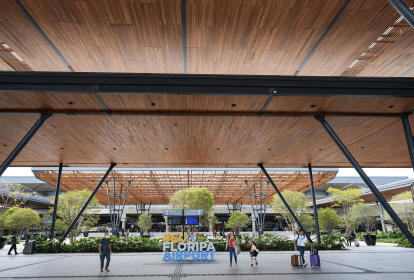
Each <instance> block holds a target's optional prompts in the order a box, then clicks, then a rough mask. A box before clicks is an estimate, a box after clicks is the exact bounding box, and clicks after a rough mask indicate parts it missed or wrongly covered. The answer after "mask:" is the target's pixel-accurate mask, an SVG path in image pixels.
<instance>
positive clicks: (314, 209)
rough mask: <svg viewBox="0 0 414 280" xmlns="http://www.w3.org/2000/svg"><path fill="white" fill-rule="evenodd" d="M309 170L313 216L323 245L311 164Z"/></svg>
mask: <svg viewBox="0 0 414 280" xmlns="http://www.w3.org/2000/svg"><path fill="white" fill-rule="evenodd" d="M308 169H309V179H310V185H311V193H312V203H313V215H314V216H315V228H316V238H317V240H318V243H319V244H321V236H320V234H319V221H318V208H316V199H315V187H314V185H313V175H312V165H311V164H310V163H309V164H308Z"/></svg>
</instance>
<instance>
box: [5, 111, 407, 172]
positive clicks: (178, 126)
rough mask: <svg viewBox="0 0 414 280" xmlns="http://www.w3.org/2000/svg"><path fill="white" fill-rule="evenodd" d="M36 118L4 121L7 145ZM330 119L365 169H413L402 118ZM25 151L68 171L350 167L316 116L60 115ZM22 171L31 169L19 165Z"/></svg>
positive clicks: (42, 163)
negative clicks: (113, 164) (110, 167)
mask: <svg viewBox="0 0 414 280" xmlns="http://www.w3.org/2000/svg"><path fill="white" fill-rule="evenodd" d="M37 118H38V116H32V115H24V116H23V115H19V116H16V115H1V116H0V123H1V124H2V130H1V131H0V140H1V139H3V138H4V139H8V141H10V142H13V143H15V145H16V144H17V143H18V142H19V141H20V140H21V139H22V137H23V136H24V135H25V133H27V131H28V130H29V128H30V127H31V126H32V125H33V123H34V122H35V121H36V120H37ZM327 119H328V121H329V123H330V124H331V126H332V127H333V129H334V130H335V131H336V132H337V134H338V135H339V137H341V139H342V141H343V142H344V143H345V145H346V146H347V147H349V149H350V151H351V152H352V153H353V154H354V157H355V158H356V159H357V160H358V161H359V162H360V164H361V165H362V166H363V167H410V159H409V155H408V152H407V149H406V143H405V138H404V133H403V129H402V125H401V120H400V119H398V118H389V119H376V118H351V117H350V118H327ZM412 123H414V122H412ZM10 131H13V132H14V133H13V134H10V133H9V132H10ZM0 142H1V141H0ZM0 145H3V143H0ZM362 147H364V148H362ZM62 148H63V149H62ZM25 149H29V150H30V151H34V152H36V153H38V154H40V155H43V156H44V157H47V158H48V159H49V160H50V164H49V165H50V166H57V165H58V163H59V162H64V163H65V164H68V165H69V166H71V164H72V163H73V164H77V165H81V164H82V165H84V166H108V164H109V163H111V162H116V163H118V164H120V166H122V165H125V166H134V165H136V166H142V165H147V166H148V165H149V166H167V167H168V166H171V167H174V166H223V165H224V166H226V165H227V164H228V165H229V166H231V167H232V166H234V165H238V166H244V167H251V166H255V165H256V164H257V163H264V164H265V165H266V166H267V167H272V166H276V167H302V166H304V165H306V164H307V163H312V165H313V166H315V167H317V166H321V167H349V166H350V164H349V163H348V161H347V160H346V159H345V157H344V156H343V155H342V154H341V153H339V150H338V148H337V147H336V145H335V144H334V143H333V141H332V139H330V137H329V136H328V134H327V133H326V132H325V131H324V129H323V128H322V126H321V125H320V124H319V122H317V121H316V120H315V119H314V118H312V117H306V118H281V117H280V118H243V117H224V118H223V117H131V116H129V117H121V116H100V117H96V116H62V115H60V116H52V117H51V118H50V119H49V120H47V121H46V122H45V124H44V125H43V126H42V128H41V129H40V130H39V132H38V133H37V134H36V135H35V136H34V137H33V139H32V140H31V141H30V142H29V143H28V145H27V147H26V148H25ZM378 151H382V152H378ZM21 156H22V157H26V158H27V161H29V160H30V161H31V162H32V163H31V164H30V165H29V166H37V165H40V166H44V165H45V163H44V162H45V160H43V159H39V158H38V157H29V156H28V155H27V154H26V152H25V150H23V151H22V153H21ZM4 160H5V155H3V156H0V161H4ZM37 161H39V162H40V163H37ZM21 165H25V164H20V163H19V162H15V163H14V164H13V166H21Z"/></svg>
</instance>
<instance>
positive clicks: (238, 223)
mask: <svg viewBox="0 0 414 280" xmlns="http://www.w3.org/2000/svg"><path fill="white" fill-rule="evenodd" d="M249 221H250V218H249V216H247V215H246V214H244V213H241V212H233V213H232V214H231V215H230V218H229V219H228V221H227V227H229V228H232V229H233V230H234V231H235V233H236V235H239V234H240V229H241V228H242V226H244V225H246V224H247V223H248V222H249Z"/></svg>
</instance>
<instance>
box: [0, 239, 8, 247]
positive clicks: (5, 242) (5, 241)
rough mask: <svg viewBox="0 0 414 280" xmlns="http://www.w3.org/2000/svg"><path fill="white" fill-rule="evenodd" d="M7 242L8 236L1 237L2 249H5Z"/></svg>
mask: <svg viewBox="0 0 414 280" xmlns="http://www.w3.org/2000/svg"><path fill="white" fill-rule="evenodd" d="M6 244H7V238H3V237H2V238H0V249H3V248H4V246H6Z"/></svg>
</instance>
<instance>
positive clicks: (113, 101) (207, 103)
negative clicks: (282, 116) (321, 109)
mask: <svg viewBox="0 0 414 280" xmlns="http://www.w3.org/2000/svg"><path fill="white" fill-rule="evenodd" d="M101 97H102V99H103V100H104V101H105V103H106V104H107V105H108V107H109V108H111V110H121V111H122V110H126V111H128V110H142V111H154V110H157V111H158V110H165V111H180V112H196V111H201V112H203V111H209V112H223V111H225V112H259V111H260V109H261V108H262V107H263V105H264V104H265V103H266V100H267V99H268V97H266V96H260V97H251V96H215V95H204V96H203V95H174V96H172V95H119V94H105V95H101Z"/></svg>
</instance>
